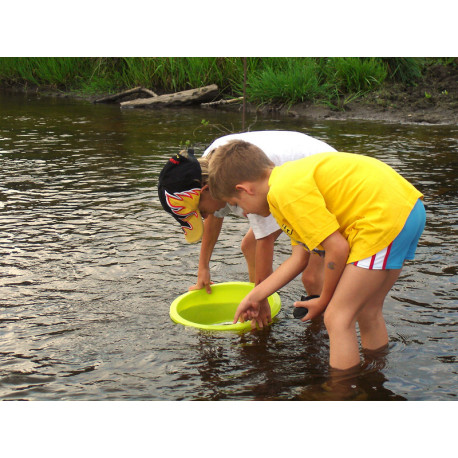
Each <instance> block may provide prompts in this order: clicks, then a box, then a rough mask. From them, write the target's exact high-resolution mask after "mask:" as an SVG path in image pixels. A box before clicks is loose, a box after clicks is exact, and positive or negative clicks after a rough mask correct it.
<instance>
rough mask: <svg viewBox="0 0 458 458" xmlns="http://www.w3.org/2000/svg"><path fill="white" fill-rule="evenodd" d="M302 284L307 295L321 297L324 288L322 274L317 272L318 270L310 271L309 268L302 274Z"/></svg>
mask: <svg viewBox="0 0 458 458" xmlns="http://www.w3.org/2000/svg"><path fill="white" fill-rule="evenodd" d="M302 284H303V285H304V288H305V290H306V291H307V294H309V295H311V294H316V295H318V296H319V295H320V294H321V289H322V286H323V280H322V277H321V275H320V272H317V271H316V269H310V267H307V268H306V269H305V270H304V271H303V272H302Z"/></svg>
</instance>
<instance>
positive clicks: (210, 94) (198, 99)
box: [121, 84, 219, 108]
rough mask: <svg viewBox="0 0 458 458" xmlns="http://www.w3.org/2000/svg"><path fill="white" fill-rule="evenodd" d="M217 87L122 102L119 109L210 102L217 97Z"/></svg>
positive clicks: (211, 86) (213, 85) (212, 85)
mask: <svg viewBox="0 0 458 458" xmlns="http://www.w3.org/2000/svg"><path fill="white" fill-rule="evenodd" d="M218 93H219V91H218V86H217V85H216V84H211V85H210V86H204V87H199V88H196V89H190V90H188V91H181V92H175V93H174V94H164V95H158V96H157V97H150V98H146V99H137V100H131V101H128V102H122V103H121V108H154V107H155V106H175V105H191V104H195V103H203V102H210V101H212V100H214V98H215V97H216V96H217V95H218Z"/></svg>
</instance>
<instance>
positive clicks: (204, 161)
mask: <svg viewBox="0 0 458 458" xmlns="http://www.w3.org/2000/svg"><path fill="white" fill-rule="evenodd" d="M197 160H198V161H199V164H200V169H201V170H202V187H204V186H205V185H206V184H207V183H208V168H209V160H208V156H205V157H199V158H198V159H197Z"/></svg>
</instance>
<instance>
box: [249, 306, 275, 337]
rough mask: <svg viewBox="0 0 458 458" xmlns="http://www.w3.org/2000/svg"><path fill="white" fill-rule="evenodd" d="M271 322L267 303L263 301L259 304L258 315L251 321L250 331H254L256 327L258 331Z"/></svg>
mask: <svg viewBox="0 0 458 458" xmlns="http://www.w3.org/2000/svg"><path fill="white" fill-rule="evenodd" d="M271 322H272V314H271V311H270V305H269V301H268V300H267V299H264V300H263V301H261V302H259V313H258V316H257V317H256V318H253V319H252V320H251V329H252V330H253V331H254V330H255V329H256V326H257V327H258V328H259V329H263V328H264V326H268V325H269V324H270V323H271Z"/></svg>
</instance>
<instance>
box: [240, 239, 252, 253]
mask: <svg viewBox="0 0 458 458" xmlns="http://www.w3.org/2000/svg"><path fill="white" fill-rule="evenodd" d="M253 242H254V243H253ZM240 249H241V250H242V253H243V254H244V255H245V256H247V255H249V254H250V253H252V252H254V250H255V249H256V240H254V239H252V238H251V237H249V236H247V235H246V236H245V237H243V239H242V242H241V243H240Z"/></svg>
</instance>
